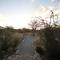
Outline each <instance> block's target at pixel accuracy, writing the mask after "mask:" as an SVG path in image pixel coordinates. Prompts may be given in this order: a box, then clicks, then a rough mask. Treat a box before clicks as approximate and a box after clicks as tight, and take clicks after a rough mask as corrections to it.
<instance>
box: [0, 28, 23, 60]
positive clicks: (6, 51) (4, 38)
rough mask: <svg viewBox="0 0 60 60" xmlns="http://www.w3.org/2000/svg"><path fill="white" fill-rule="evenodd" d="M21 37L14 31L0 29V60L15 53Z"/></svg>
mask: <svg viewBox="0 0 60 60" xmlns="http://www.w3.org/2000/svg"><path fill="white" fill-rule="evenodd" d="M22 37H23V35H22V34H20V33H18V32H16V31H15V30H14V29H9V28H5V29H0V60H3V58H4V57H8V56H10V55H11V54H13V53H14V52H15V51H16V47H17V45H18V44H19V43H20V42H21V40H22Z"/></svg>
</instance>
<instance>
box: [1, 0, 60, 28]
mask: <svg viewBox="0 0 60 60" xmlns="http://www.w3.org/2000/svg"><path fill="white" fill-rule="evenodd" d="M50 10H53V11H54V12H55V14H58V15H59V17H60V0H0V26H13V27H15V28H24V27H26V28H27V27H28V23H29V22H30V20H31V18H32V17H34V16H41V17H43V18H46V17H49V15H50Z"/></svg>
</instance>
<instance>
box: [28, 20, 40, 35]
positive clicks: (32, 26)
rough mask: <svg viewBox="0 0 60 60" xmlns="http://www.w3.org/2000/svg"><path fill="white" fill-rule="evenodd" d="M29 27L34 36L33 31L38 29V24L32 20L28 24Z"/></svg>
mask: <svg viewBox="0 0 60 60" xmlns="http://www.w3.org/2000/svg"><path fill="white" fill-rule="evenodd" d="M29 26H30V27H31V28H32V31H33V35H35V31H36V30H37V28H38V27H39V23H38V21H37V20H32V21H31V22H30V24H29Z"/></svg>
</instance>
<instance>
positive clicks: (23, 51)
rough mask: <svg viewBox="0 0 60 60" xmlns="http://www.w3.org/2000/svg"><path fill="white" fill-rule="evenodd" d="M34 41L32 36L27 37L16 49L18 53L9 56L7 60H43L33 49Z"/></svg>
mask: <svg viewBox="0 0 60 60" xmlns="http://www.w3.org/2000/svg"><path fill="white" fill-rule="evenodd" d="M33 39H34V37H33V36H31V35H26V36H25V37H24V39H23V41H22V42H21V44H19V45H18V47H17V48H16V53H15V54H14V55H12V56H9V57H8V59H7V60H41V58H40V56H39V54H38V53H37V52H36V51H35V49H34V48H33V46H32V44H33Z"/></svg>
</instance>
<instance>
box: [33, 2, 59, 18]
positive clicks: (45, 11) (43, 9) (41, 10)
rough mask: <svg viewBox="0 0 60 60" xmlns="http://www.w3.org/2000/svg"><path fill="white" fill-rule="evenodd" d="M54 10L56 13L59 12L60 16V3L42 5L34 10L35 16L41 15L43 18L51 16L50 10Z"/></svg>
mask: <svg viewBox="0 0 60 60" xmlns="http://www.w3.org/2000/svg"><path fill="white" fill-rule="evenodd" d="M51 10H53V11H54V14H58V15H59V17H60V3H58V4H57V5H55V4H48V5H47V6H44V5H40V6H39V7H38V8H35V9H34V10H33V16H41V17H43V18H45V17H49V16H50V14H51V13H50V11H51Z"/></svg>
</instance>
